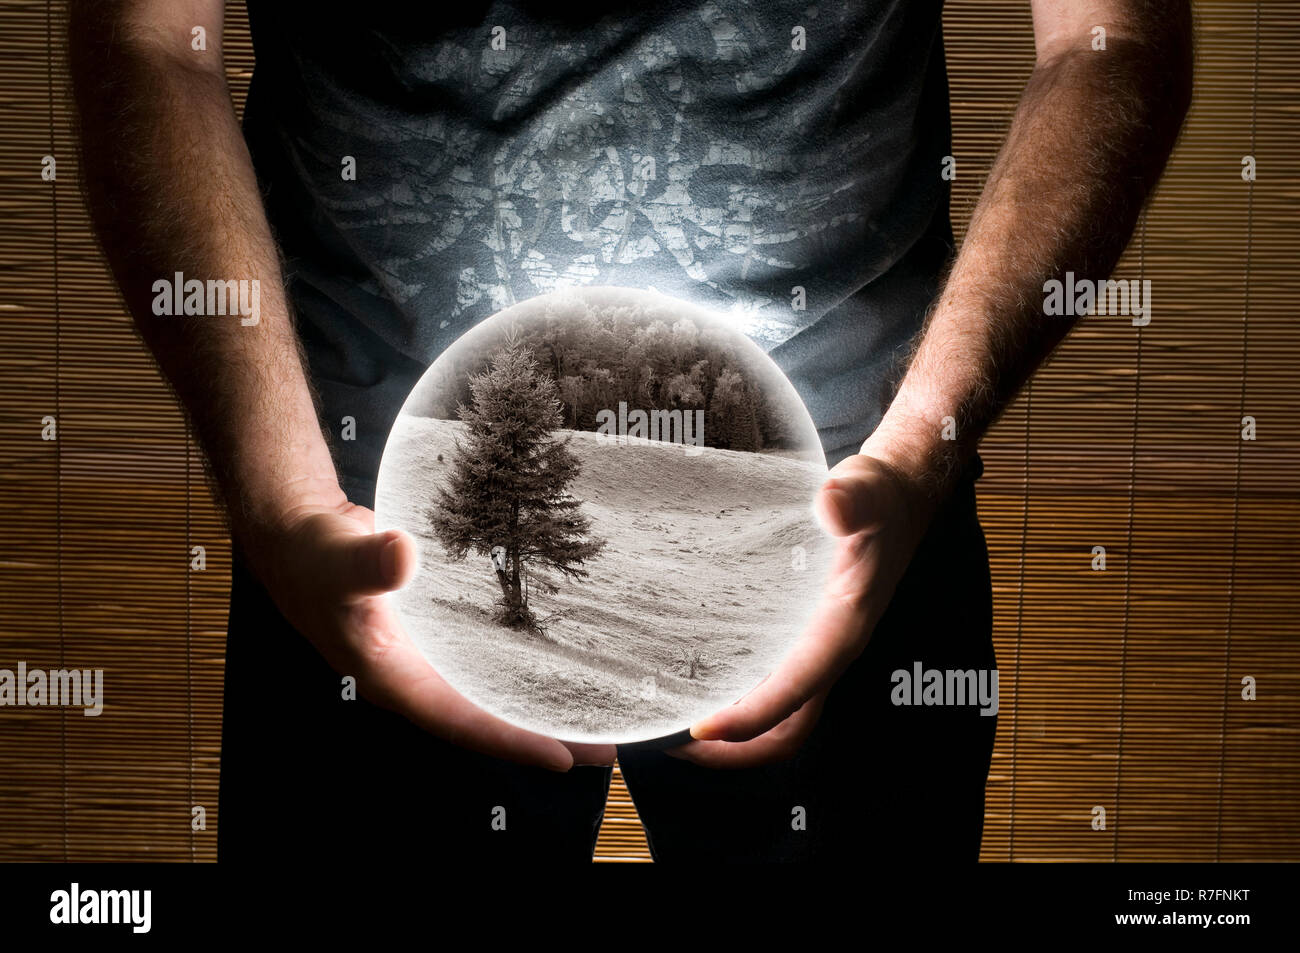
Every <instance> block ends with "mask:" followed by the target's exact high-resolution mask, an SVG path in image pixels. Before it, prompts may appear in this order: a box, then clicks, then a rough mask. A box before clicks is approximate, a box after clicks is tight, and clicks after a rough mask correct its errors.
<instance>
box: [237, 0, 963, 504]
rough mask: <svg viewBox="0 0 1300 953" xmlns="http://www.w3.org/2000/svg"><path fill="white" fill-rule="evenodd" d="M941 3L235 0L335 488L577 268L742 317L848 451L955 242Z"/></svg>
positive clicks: (880, 401)
mask: <svg viewBox="0 0 1300 953" xmlns="http://www.w3.org/2000/svg"><path fill="white" fill-rule="evenodd" d="M941 7H942V2H941V0H856V2H853V3H829V2H789V0H761V2H752V3H751V2H746V0H675V2H654V3H647V2H640V3H635V4H631V3H622V2H610V3H581V2H563V0H561V2H554V3H533V2H526V0H515V2H480V0H463V2H459V3H454V4H451V5H442V4H438V5H437V6H436V7H435V6H434V5H428V6H424V5H416V4H390V3H387V2H384V0H369V2H365V3H360V4H349V5H348V6H347V7H346V8H345V9H346V12H345V13H340V14H337V15H332V14H330V13H328V12H326V9H325V8H323V7H322V5H321V4H319V3H311V4H306V3H299V2H292V0H249V2H248V8H249V15H250V20H251V26H252V33H253V41H254V47H255V51H256V56H257V65H256V70H255V72H254V76H253V81H252V86H251V89H250V92H249V98H248V105H247V111H246V116H245V123H244V128H245V134H246V137H247V139H248V142H249V147H250V149H251V151H252V155H253V159H254V163H255V165H256V168H257V172H258V175H259V178H260V179H261V182H262V186H263V189H264V192H265V196H266V201H267V209H268V214H269V216H270V220H271V225H272V227H273V229H274V230H275V233H276V236H277V238H278V239H279V241H280V243H281V247H282V248H283V251H284V254H285V257H286V276H287V280H288V285H289V289H290V296H291V301H292V304H293V307H294V310H295V313H296V316H297V320H298V327H299V332H300V335H301V337H302V340H303V343H304V347H305V350H306V355H307V359H308V364H309V374H310V377H311V379H312V382H313V384H314V386H315V387H316V389H317V392H318V394H319V397H320V400H321V404H322V413H323V418H324V422H325V425H326V428H327V429H328V430H329V431H330V432H331V433H332V434H333V435H334V438H335V439H334V443H335V446H334V451H335V458H336V461H337V463H338V466H339V470H340V476H341V478H342V480H343V483H344V488H345V489H346V490H347V491H348V492H349V494H350V495H352V497H353V499H355V500H356V501H358V502H361V503H365V504H370V503H371V501H372V499H373V492H374V478H375V474H376V472H377V470H378V466H379V459H380V456H381V454H382V451H383V446H384V441H385V439H386V438H387V435H388V430H389V427H390V425H391V423H392V420H393V418H394V417H395V416H396V414H397V411H398V409H399V408H400V406H401V404H402V402H403V400H404V399H405V397H406V395H407V393H408V392H409V391H410V389H411V388H412V387H413V386H414V384H415V382H416V380H417V379H418V378H419V375H420V374H421V373H422V371H423V370H424V369H425V368H426V367H427V366H428V365H429V364H430V363H431V362H432V361H433V360H434V359H435V358H436V357H437V356H438V354H439V353H440V352H441V351H442V350H443V349H444V348H445V347H447V346H448V345H449V344H450V343H451V342H452V341H454V340H455V339H456V338H457V337H459V336H460V335H461V334H462V333H464V332H465V331H466V330H468V329H469V328H470V327H472V326H473V325H474V324H476V323H477V322H479V321H481V320H483V319H484V318H486V317H488V316H489V315H491V314H493V313H495V312H496V311H498V310H500V309H501V308H503V307H506V306H508V305H510V304H512V303H514V302H516V301H520V300H523V299H526V298H529V297H532V296H534V295H537V294H542V293H545V292H547V291H551V290H553V289H555V288H557V287H562V286H570V285H583V284H589V285H628V286H635V287H640V288H644V287H654V288H656V289H658V290H659V291H661V292H665V293H667V294H671V295H676V296H679V297H683V298H687V299H690V300H692V301H694V302H696V303H699V304H702V305H705V306H706V307H709V308H712V309H715V310H718V311H722V312H726V313H730V314H733V315H734V317H735V320H736V322H737V323H738V325H739V326H740V327H741V328H742V329H743V330H744V331H745V332H746V333H747V334H749V335H750V336H751V337H752V338H753V339H754V340H755V341H757V342H758V343H759V344H760V345H761V346H762V347H763V348H764V349H765V350H767V351H768V352H769V353H770V354H771V356H772V357H773V359H774V360H776V362H777V363H778V364H779V365H780V366H781V367H782V368H783V369H784V370H785V372H786V373H787V375H788V376H789V377H790V379H791V381H792V382H793V383H794V385H795V387H796V388H798V390H799V392H800V394H801V395H802V396H803V398H804V400H805V402H806V403H807V405H808V407H809V410H810V412H811V413H812V416H813V419H814V421H815V422H816V423H817V426H818V428H819V430H820V432H821V435H822V440H823V444H824V446H825V448H826V450H827V454H828V458H829V459H830V462H831V463H834V462H836V461H837V460H838V459H840V458H841V457H843V456H845V455H847V454H849V453H852V452H854V451H855V450H856V449H857V447H858V445H859V444H860V443H861V442H862V440H863V439H865V438H866V437H867V436H868V435H869V434H870V432H871V430H872V429H874V427H875V426H876V424H877V423H878V422H879V418H880V414H881V411H882V407H883V405H884V403H885V402H887V398H888V394H889V390H890V387H891V386H892V384H893V383H895V382H896V381H895V377H896V374H897V370H898V365H899V362H900V360H901V359H902V358H903V357H905V355H906V351H907V348H908V346H909V344H910V342H911V340H912V338H913V337H914V336H915V334H916V332H917V331H918V330H919V328H920V325H921V321H922V318H923V315H924V312H925V309H926V307H927V306H928V305H929V303H930V301H931V299H932V298H933V296H934V294H935V292H936V290H937V284H938V279H939V274H940V271H941V269H942V267H943V264H944V261H945V259H946V257H947V255H948V254H949V252H950V248H951V230H950V226H949V222H948V188H947V182H946V181H945V180H944V179H943V177H942V175H941V169H942V166H943V158H944V156H945V155H947V154H948V152H949V119H948V98H947V97H948V93H947V78H946V73H945V69H944V62H943V51H942V40H941V35H940V12H941ZM421 9H424V10H426V11H427V12H423V13H414V12H412V11H418V10H421ZM350 166H351V167H353V168H354V169H355V178H352V177H349V176H348V174H347V173H348V170H349V167H350ZM797 288H801V289H803V292H802V304H803V308H802V309H800V308H798V307H796V304H799V303H800V301H799V298H800V295H799V292H798V291H796V290H795V289H797ZM344 417H352V418H354V419H355V422H356V423H355V431H356V433H355V439H354V440H350V441H348V440H340V439H339V434H340V432H341V429H342V424H341V421H342V419H343V418H344Z"/></svg>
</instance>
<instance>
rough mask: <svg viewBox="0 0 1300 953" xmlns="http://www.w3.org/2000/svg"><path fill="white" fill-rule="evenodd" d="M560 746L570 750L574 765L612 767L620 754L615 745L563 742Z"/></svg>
mask: <svg viewBox="0 0 1300 953" xmlns="http://www.w3.org/2000/svg"><path fill="white" fill-rule="evenodd" d="M560 744H562V745H564V747H566V748H568V749H569V753H570V754H571V755H573V763H574V764H599V765H610V764H613V763H614V758H615V756H616V755H617V753H618V749H617V748H616V747H615V746H614V745H596V744H587V743H585V742H578V741H561V742H560Z"/></svg>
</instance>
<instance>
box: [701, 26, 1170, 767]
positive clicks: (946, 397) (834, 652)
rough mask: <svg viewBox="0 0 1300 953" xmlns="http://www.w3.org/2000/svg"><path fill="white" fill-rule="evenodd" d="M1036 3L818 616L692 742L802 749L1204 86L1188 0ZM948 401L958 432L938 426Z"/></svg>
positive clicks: (730, 761) (779, 751)
mask: <svg viewBox="0 0 1300 953" xmlns="http://www.w3.org/2000/svg"><path fill="white" fill-rule="evenodd" d="M1033 12H1034V37H1035V47H1036V51H1037V59H1036V63H1035V66H1034V71H1033V73H1032V75H1031V76H1030V79H1029V82H1028V85H1027V86H1026V87H1025V90H1024V93H1023V94H1022V96H1021V100H1020V104H1019V106H1018V108H1017V110H1016V114H1015V118H1014V120H1013V122H1012V126H1011V130H1010V133H1009V135H1008V137H1007V140H1006V143H1005V144H1004V146H1003V148H1002V151H1001V152H1000V154H999V155H998V158H997V161H996V163H995V164H994V167H993V171H992V174H991V175H990V177H989V180H988V183H987V184H986V186H985V189H984V192H983V194H982V196H981V198H980V201H979V203H978V205H977V207H976V209H975V212H974V214H973V216H972V218H971V223H970V227H969V229H968V230H967V233H966V237H965V240H964V242H963V243H962V247H961V252H960V254H959V255H958V256H957V259H956V261H955V263H954V265H953V268H952V271H951V273H950V275H949V278H948V281H947V283H946V286H945V288H944V290H943V293H942V294H941V295H940V297H939V299H938V301H937V303H936V305H935V307H934V308H933V309H932V311H931V313H930V316H929V318H928V320H927V322H926V325H925V329H924V331H923V333H922V335H921V337H920V339H919V345H918V347H917V349H916V352H915V354H914V357H913V360H912V361H911V364H910V365H909V368H908V372H907V374H906V376H905V377H904V379H903V381H902V383H901V385H900V388H899V391H898V394H897V396H896V397H895V399H894V401H893V403H892V404H891V405H890V407H889V410H888V411H887V413H886V414H885V416H884V418H883V420H882V421H881V423H880V426H879V427H878V428H877V429H876V431H875V432H874V433H872V435H871V436H870V437H869V438H868V439H867V440H866V442H865V443H864V444H863V446H862V450H861V452H860V453H859V454H857V455H855V456H852V457H849V458H848V459H846V460H844V461H843V462H842V463H840V464H839V465H838V466H836V467H835V469H834V470H833V471H832V473H831V478H830V479H829V480H828V481H827V483H826V485H825V486H824V487H823V489H822V491H821V493H820V494H819V497H818V500H817V507H818V512H819V515H820V517H821V519H822V522H823V524H824V525H825V526H826V527H827V529H828V530H830V531H831V532H832V533H833V534H834V535H836V536H838V537H841V539H840V543H839V546H838V549H837V553H836V558H835V563H834V566H833V569H832V578H831V582H830V584H829V586H828V589H827V592H826V594H825V597H824V599H823V602H822V605H821V607H820V609H819V611H818V613H817V616H816V618H815V620H814V622H813V623H812V624H811V625H810V627H809V629H808V630H807V632H806V633H805V634H804V636H803V637H802V638H801V639H800V641H799V642H798V644H797V645H796V646H795V648H794V649H793V650H792V652H791V653H790V654H789V656H788V657H787V658H786V660H785V661H784V662H783V663H782V664H781V666H780V667H779V668H778V669H777V670H776V671H775V672H773V674H772V675H771V676H770V677H769V678H768V679H767V680H766V681H765V682H764V683H763V684H762V685H760V686H759V687H758V688H756V689H755V690H754V691H753V692H751V693H750V695H748V696H747V697H746V698H745V699H743V700H742V701H741V702H739V703H738V704H736V705H733V706H732V707H730V708H728V709H726V710H724V711H722V712H720V713H718V714H717V715H714V716H712V717H710V718H707V719H705V720H704V721H702V722H700V723H698V724H696V725H695V726H694V727H693V728H692V735H693V736H694V737H695V738H697V739H710V740H702V741H699V742H696V743H694V744H691V745H688V746H686V747H685V748H684V749H680V750H679V752H678V753H679V754H680V755H682V756H683V757H688V758H691V759H692V760H696V761H698V762H700V763H704V764H712V765H716V766H740V765H747V764H753V763H758V762H762V761H766V760H772V759H776V758H780V757H784V756H788V755H789V754H790V753H792V752H793V750H795V749H797V747H798V745H799V744H800V743H801V742H802V740H803V738H804V737H805V736H806V735H807V733H808V731H810V730H811V728H812V725H813V724H814V723H815V721H816V718H817V715H818V713H819V711H820V708H821V703H822V700H823V699H824V697H825V694H826V692H827V691H829V689H830V686H831V685H832V684H833V683H834V681H835V679H836V678H838V676H839V675H840V673H841V672H843V670H844V669H845V668H846V667H847V666H848V665H849V663H851V662H852V661H853V659H854V658H856V657H857V656H858V655H859V654H860V653H861V651H862V649H863V648H864V647H865V646H866V644H867V641H868V639H869V638H870V634H871V630H872V628H873V627H874V626H875V624H876V622H877V621H878V620H879V618H880V616H881V615H882V614H883V613H884V610H885V608H886V606H887V605H888V603H889V599H890V597H891V596H892V594H893V590H894V587H895V586H896V585H897V582H898V580H899V579H900V578H901V577H902V574H903V571H904V570H905V568H906V565H907V563H908V561H909V560H910V558H911V555H912V553H913V551H914V550H915V548H916V546H917V545H918V544H919V542H920V540H921V538H922V536H923V535H924V533H925V529H926V528H927V526H928V525H929V522H930V521H931V519H932V518H933V515H934V513H935V511H936V509H937V507H938V506H939V504H940V503H941V502H942V500H943V499H944V497H945V496H946V495H947V494H948V492H949V491H950V490H951V489H952V488H953V485H954V482H955V480H956V479H957V478H958V477H959V476H960V473H961V470H962V468H963V466H964V465H965V463H966V462H967V461H968V460H969V459H970V458H971V456H972V455H973V454H974V452H975V448H976V447H977V445H978V443H979V441H980V439H981V437H982V436H983V435H984V433H985V431H986V430H987V429H988V427H989V426H990V425H991V424H992V423H993V421H994V420H995V419H996V417H997V415H998V414H999V413H1000V412H1001V411H1002V409H1003V408H1004V407H1006V405H1007V404H1008V403H1009V402H1010V401H1011V399H1012V398H1013V397H1014V396H1015V394H1016V392H1017V391H1018V390H1019V388H1020V387H1021V385H1022V384H1023V383H1024V382H1025V381H1026V380H1027V379H1028V378H1029V376H1030V375H1031V374H1032V373H1033V371H1034V370H1035V369H1036V368H1037V367H1038V365H1039V364H1040V363H1041V362H1042V361H1043V360H1044V358H1046V357H1047V355H1048V354H1049V353H1050V352H1051V351H1052V349H1053V348H1054V347H1055V346H1056V345H1057V344H1058V343H1059V342H1060V341H1061V340H1062V338H1064V337H1065V335H1066V333H1067V332H1068V331H1069V330H1070V327H1071V324H1072V320H1071V319H1070V318H1066V317H1055V316H1053V317H1048V316H1045V315H1044V314H1043V285H1044V282H1045V281H1047V280H1049V279H1052V278H1062V277H1063V276H1064V274H1065V272H1066V271H1067V270H1069V271H1074V272H1075V273H1076V274H1079V275H1081V276H1084V277H1089V278H1092V279H1094V280H1096V279H1101V278H1104V277H1106V276H1107V275H1109V273H1110V271H1111V269H1112V268H1113V267H1114V265H1115V262H1116V261H1117V260H1118V259H1119V256H1120V254H1121V253H1122V252H1123V250H1124V247H1125V245H1126V244H1127V243H1128V240H1129V238H1130V237H1131V235H1132V232H1133V227H1134V224H1135V222H1136V220H1137V216H1138V213H1139V211H1140V210H1141V207H1142V204H1143V202H1144V201H1145V200H1146V198H1147V196H1148V195H1149V194H1150V192H1151V189H1152V188H1153V187H1154V185H1155V183H1156V181H1157V179H1158V178H1159V176H1160V173H1161V171H1162V170H1163V168H1164V165H1165V162H1166V160H1167V159H1168V156H1169V153H1170V151H1171V150H1172V148H1173V144H1174V142H1175V140H1176V139H1177V136H1178V132H1179V129H1180V128H1181V125H1182V120H1183V117H1184V115H1185V114H1186V111H1187V107H1188V103H1189V100H1190V97H1191V73H1192V29H1191V13H1190V10H1189V8H1188V3H1187V2H1186V0H1091V2H1087V0H1033ZM1098 26H1100V27H1103V28H1104V29H1105V31H1106V40H1105V49H1104V50H1100V49H1097V50H1095V49H1093V37H1094V34H1093V28H1094V27H1098ZM936 174H937V173H936ZM949 416H950V417H952V418H954V419H955V420H956V422H957V439H956V440H944V439H943V436H942V431H943V425H942V421H943V418H944V417H949ZM749 739H753V740H749Z"/></svg>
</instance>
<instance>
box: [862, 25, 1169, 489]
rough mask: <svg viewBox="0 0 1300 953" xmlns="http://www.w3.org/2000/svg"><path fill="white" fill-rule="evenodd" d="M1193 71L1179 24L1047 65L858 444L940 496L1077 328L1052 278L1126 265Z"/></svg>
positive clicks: (1065, 54) (1098, 274)
mask: <svg viewBox="0 0 1300 953" xmlns="http://www.w3.org/2000/svg"><path fill="white" fill-rule="evenodd" d="M1190 70H1191V66H1190V36H1189V34H1187V33H1184V32H1183V31H1182V30H1180V29H1172V30H1168V31H1166V32H1164V33H1163V34H1162V35H1161V36H1160V37H1158V38H1152V39H1145V40H1142V39H1130V38H1125V37H1122V36H1119V37H1112V39H1111V40H1110V42H1109V43H1108V49H1107V50H1105V51H1094V50H1092V49H1090V48H1089V47H1088V46H1087V45H1086V44H1080V45H1077V46H1074V47H1073V48H1071V49H1067V50H1064V51H1062V52H1060V53H1059V54H1058V55H1055V56H1053V57H1051V58H1050V59H1047V60H1046V61H1044V62H1040V64H1039V65H1038V66H1037V67H1036V68H1035V70H1034V72H1033V74H1032V76H1031V78H1030V80H1029V83H1028V85H1027V86H1026V88H1025V91H1024V94H1023V96H1022V98H1021V102H1020V105H1019V108H1018V110H1017V112H1016V115H1015V118H1014V120H1013V123H1012V127H1011V130H1010V133H1009V135H1008V137H1007V141H1006V143H1005V145H1004V146H1003V149H1002V151H1001V153H1000V155H999V156H998V159H997V161H996V163H995V164H994V167H993V170H992V173H991V175H990V177H989V180H988V183H987V185H986V187H985V189H984V192H983V195H982V196H981V198H980V201H979V203H978V205H977V207H976V209H975V212H974V214H973V216H972V218H971V223H970V227H969V229H968V230H967V233H966V237H965V240H964V242H963V244H962V248H961V251H960V253H959V255H958V256H957V258H956V260H955V262H954V264H953V267H952V270H951V272H950V275H949V277H948V280H947V282H946V285H945V287H944V290H943V292H942V293H941V295H940V296H939V298H938V300H937V301H936V303H935V306H934V307H933V308H932V310H931V313H930V315H929V317H928V319H927V322H926V326H925V329H924V331H923V333H922V335H921V336H920V338H919V343H918V346H917V348H916V350H915V353H914V356H913V359H912V361H911V363H910V365H909V368H908V372H907V374H906V375H905V377H904V378H903V381H902V383H901V385H900V387H899V390H898V393H897V396H896V397H895V399H894V401H893V403H892V404H891V406H890V408H889V410H888V412H887V413H886V415H885V417H884V419H883V421H882V422H881V425H880V427H879V428H878V429H877V430H876V432H875V433H873V434H872V436H871V437H870V438H869V439H868V440H867V442H866V443H865V444H864V446H863V452H864V453H867V454H870V455H873V456H879V457H881V458H883V459H885V460H886V461H887V462H890V463H892V464H894V465H895V466H897V467H898V468H900V469H902V470H903V471H904V472H906V473H907V474H908V475H909V476H911V477H912V478H913V479H915V480H916V481H917V482H918V483H919V484H920V485H922V486H923V487H924V489H925V492H926V494H927V496H928V497H929V498H931V499H933V500H938V499H941V498H942V497H943V495H944V494H945V493H946V491H947V490H948V489H949V488H950V487H951V484H952V482H953V481H954V480H955V479H956V478H957V476H958V475H959V473H960V471H961V469H962V467H963V465H964V464H965V462H966V461H967V460H968V459H969V458H970V456H971V455H972V454H973V453H974V452H975V448H976V446H977V445H978V443H979V440H980V438H981V437H982V436H983V434H984V433H985V431H986V430H987V428H988V427H989V426H990V425H991V424H992V422H993V421H994V420H995V419H996V417H997V415H998V414H999V413H1000V412H1001V411H1002V410H1003V409H1004V408H1005V407H1006V405H1007V404H1008V403H1009V402H1010V401H1011V400H1012V398H1013V397H1014V396H1015V395H1016V393H1017V391H1018V390H1019V389H1020V387H1021V386H1022V385H1023V384H1024V382H1025V381H1026V380H1027V379H1028V378H1029V376H1030V375H1031V374H1032V373H1033V371H1034V370H1035V369H1036V368H1037V367H1038V365H1039V364H1040V363H1041V362H1042V361H1043V360H1044V359H1045V358H1046V357H1047V356H1048V355H1049V354H1050V353H1051V351H1052V350H1053V348H1055V347H1056V345H1057V344H1058V343H1060V341H1061V340H1062V339H1063V338H1064V337H1065V335H1066V334H1067V332H1068V331H1069V329H1070V327H1071V325H1072V319H1071V318H1069V317H1066V316H1049V315H1045V314H1044V309H1043V299H1044V283H1045V282H1047V281H1048V280H1050V279H1062V278H1063V277H1064V275H1065V272H1066V271H1074V272H1075V273H1076V274H1077V275H1079V276H1081V277H1084V276H1086V277H1089V278H1091V279H1093V280H1097V279H1101V278H1105V277H1106V276H1108V275H1109V274H1110V272H1111V269H1112V268H1113V267H1114V266H1115V263H1116V262H1117V261H1118V259H1119V256H1120V255H1121V253H1122V252H1123V250H1124V247H1125V245H1126V244H1127V243H1128V240H1129V238H1130V237H1131V235H1132V232H1133V228H1134V224H1135V222H1136V220H1137V217H1138V214H1139V212H1140V210H1141V207H1142V204H1143V202H1144V201H1145V199H1146V198H1147V196H1148V195H1149V193H1150V191H1151V189H1152V188H1153V187H1154V185H1155V183H1156V181H1157V179H1158V178H1159V175H1160V173H1161V171H1162V170H1163V168H1164V164H1165V161H1166V160H1167V158H1168V155H1169V152H1170V150H1171V149H1172V147H1173V143H1174V141H1175V139H1176V138H1177V134H1178V130H1179V128H1180V126H1181V122H1182V117H1183V115H1184V113H1185V111H1186V106H1187V99H1188V96H1189V91H1190ZM945 418H951V420H949V421H946V422H945ZM945 423H946V426H945ZM954 431H955V432H954Z"/></svg>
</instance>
